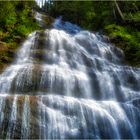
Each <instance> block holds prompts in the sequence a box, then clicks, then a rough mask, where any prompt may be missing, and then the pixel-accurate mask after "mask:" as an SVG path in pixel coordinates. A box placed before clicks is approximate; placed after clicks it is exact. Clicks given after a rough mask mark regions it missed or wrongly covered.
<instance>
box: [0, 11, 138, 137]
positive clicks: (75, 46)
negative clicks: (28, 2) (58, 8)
mask: <svg viewBox="0 0 140 140" xmlns="http://www.w3.org/2000/svg"><path fill="white" fill-rule="evenodd" d="M36 19H37V20H38V22H39V24H40V26H42V25H44V22H43V20H42V18H41V14H39V13H37V15H36ZM0 138H1V139H137V138H138V139H140V68H133V67H130V66H127V65H126V64H125V60H124V54H123V52H122V50H120V49H119V48H116V47H115V46H114V45H112V44H111V43H110V42H109V40H108V39H107V37H105V36H103V35H100V34H99V33H92V32H89V31H86V30H83V29H81V28H80V27H78V26H77V25H74V24H71V23H69V22H64V21H62V20H61V18H57V19H56V20H55V22H54V23H53V25H52V28H51V29H44V30H43V31H35V32H33V33H31V34H30V35H29V36H28V38H27V39H26V40H25V42H23V44H22V45H21V47H20V48H19V50H18V51H17V55H16V56H15V60H14V62H13V63H12V64H11V65H10V66H9V67H8V68H7V69H6V70H5V71H4V72H3V73H2V74H1V75H0Z"/></svg>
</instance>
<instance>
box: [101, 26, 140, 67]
mask: <svg viewBox="0 0 140 140" xmlns="http://www.w3.org/2000/svg"><path fill="white" fill-rule="evenodd" d="M104 32H105V33H106V34H107V35H108V36H109V37H110V39H111V41H112V42H113V43H115V44H116V45H117V46H118V47H120V48H121V49H123V51H124V53H125V56H126V60H127V62H128V63H129V64H131V65H133V66H140V63H139V62H140V41H139V37H140V32H138V31H137V30H135V29H133V28H131V27H129V26H121V25H116V24H111V25H107V26H106V27H105V29H104Z"/></svg>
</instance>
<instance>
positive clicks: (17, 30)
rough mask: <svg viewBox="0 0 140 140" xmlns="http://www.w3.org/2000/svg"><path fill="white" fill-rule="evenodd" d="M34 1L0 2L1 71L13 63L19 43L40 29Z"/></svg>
mask: <svg viewBox="0 0 140 140" xmlns="http://www.w3.org/2000/svg"><path fill="white" fill-rule="evenodd" d="M34 6H35V2H34V1H0V69H1V68H3V67H4V66H5V65H6V64H8V63H9V62H11V61H12V58H13V56H14V52H15V50H16V49H17V47H18V45H19V43H20V42H21V41H22V40H23V39H24V38H25V37H26V36H27V35H28V34H29V33H31V32H32V31H34V30H36V29H38V28H39V27H38V24H37V23H36V22H35V20H34V13H33V12H32V8H33V7H34Z"/></svg>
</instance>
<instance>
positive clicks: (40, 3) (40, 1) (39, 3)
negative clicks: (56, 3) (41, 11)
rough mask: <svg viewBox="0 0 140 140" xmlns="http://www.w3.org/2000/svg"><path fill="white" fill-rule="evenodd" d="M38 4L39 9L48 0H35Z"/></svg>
mask: <svg viewBox="0 0 140 140" xmlns="http://www.w3.org/2000/svg"><path fill="white" fill-rule="evenodd" d="M35 1H36V2H37V4H38V6H39V7H42V6H43V5H44V3H45V1H48V0H35Z"/></svg>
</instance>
